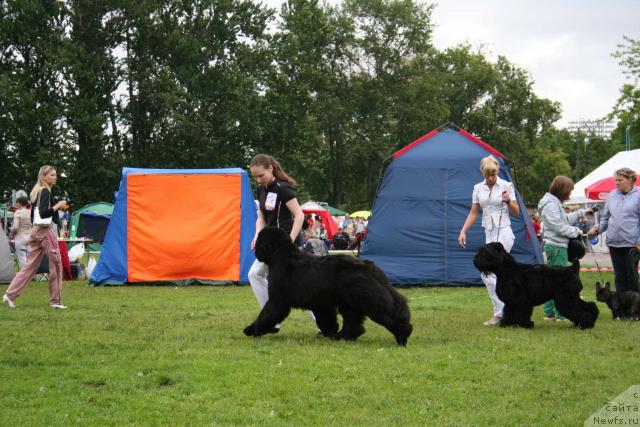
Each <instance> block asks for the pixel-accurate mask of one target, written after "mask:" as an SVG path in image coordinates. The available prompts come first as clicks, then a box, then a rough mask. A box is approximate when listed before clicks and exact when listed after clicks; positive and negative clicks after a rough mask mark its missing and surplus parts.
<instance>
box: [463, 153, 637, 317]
mask: <svg viewBox="0 0 640 427" xmlns="http://www.w3.org/2000/svg"><path fill="white" fill-rule="evenodd" d="M480 171H481V172H482V174H483V176H484V180H483V181H482V182H480V183H478V184H476V185H475V186H474V189H473V195H472V205H471V210H470V211H469V215H468V216H467V220H466V221H465V223H464V225H463V226H462V229H461V230H460V234H459V237H458V243H459V244H460V246H462V247H466V243H467V239H466V232H467V231H468V229H469V228H470V227H471V226H472V225H473V223H474V222H475V221H476V218H477V216H478V213H479V212H480V211H482V226H483V228H484V230H485V242H486V243H490V242H500V243H502V245H503V246H504V248H505V250H506V251H507V252H510V251H511V248H512V247H513V244H514V234H513V231H512V230H511V222H510V221H509V214H512V215H518V214H519V208H518V203H517V201H516V200H515V192H514V189H513V184H512V183H510V182H507V181H504V180H502V179H500V178H498V176H497V175H498V171H499V164H498V162H497V160H496V159H495V158H493V157H492V156H487V157H485V158H483V159H482V161H481V162H480ZM614 178H615V182H616V190H614V191H613V192H611V193H610V194H609V198H608V199H607V202H606V204H605V207H604V210H603V212H602V215H601V216H600V221H599V223H597V224H596V225H594V226H593V227H591V228H590V229H589V227H588V224H589V221H588V220H587V217H588V216H589V215H592V214H593V212H594V210H593V209H591V208H587V209H577V210H574V211H571V210H570V209H568V208H567V207H565V206H564V202H566V201H567V200H568V199H569V195H570V194H571V192H572V191H573V188H574V185H575V184H574V182H573V180H572V179H571V178H569V177H567V176H562V175H559V176H556V177H555V178H554V179H553V180H552V181H551V184H550V185H549V191H548V192H547V193H546V194H545V195H544V196H543V197H542V199H541V200H540V202H539V203H538V212H537V213H535V214H533V215H532V216H531V222H532V225H533V228H534V231H535V233H536V235H537V236H538V238H539V239H540V241H541V243H543V248H544V253H545V255H546V264H547V265H555V266H567V265H568V264H569V261H573V260H570V259H569V255H568V249H567V248H568V246H569V242H570V240H571V239H575V238H587V237H591V238H593V237H594V236H596V235H597V234H599V233H602V232H604V231H607V236H606V245H607V247H608V248H609V253H610V256H611V261H612V265H613V273H614V276H615V286H616V290H617V291H618V292H626V291H634V292H638V291H640V288H639V284H638V275H637V265H636V262H635V261H634V259H636V258H637V257H635V256H634V254H637V253H639V252H640V189H638V187H636V186H635V183H636V180H637V175H636V173H635V172H634V171H633V170H631V169H629V168H622V169H618V170H616V171H615V172H614ZM481 278H482V281H483V282H484V283H485V285H486V287H487V291H488V293H489V297H490V299H491V302H492V305H493V316H492V317H491V318H490V319H489V320H487V321H486V322H485V323H484V324H485V325H497V324H499V323H500V319H501V318H502V310H503V308H504V304H503V303H502V302H501V301H500V299H499V298H498V296H497V294H496V278H495V275H493V274H489V275H487V274H484V273H483V274H481ZM543 312H544V319H545V320H547V321H555V320H564V317H563V316H562V315H561V314H560V313H559V312H558V310H557V309H556V307H555V303H554V301H553V300H551V301H547V302H546V303H545V304H544V306H543Z"/></svg>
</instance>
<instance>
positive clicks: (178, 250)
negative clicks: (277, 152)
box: [127, 174, 241, 282]
mask: <svg viewBox="0 0 640 427" xmlns="http://www.w3.org/2000/svg"><path fill="white" fill-rule="evenodd" d="M240 193H241V180H240V176H239V175H237V174H235V175H225V174H214V175H211V174H175V175H174V174H161V175H158V174H153V175H146V174H131V175H129V177H128V180H127V204H128V210H127V251H128V261H127V262H128V269H129V276H128V281H129V282H154V281H168V280H186V279H202V280H238V279H239V276H240V219H241V218H240V199H241V197H240Z"/></svg>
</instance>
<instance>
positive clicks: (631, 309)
mask: <svg viewBox="0 0 640 427" xmlns="http://www.w3.org/2000/svg"><path fill="white" fill-rule="evenodd" d="M596 299H597V300H598V301H601V302H605V303H607V306H608V307H609V309H610V310H611V314H612V315H613V318H614V319H631V320H640V292H633V291H627V292H611V285H610V284H609V282H607V283H605V285H604V287H602V286H600V282H596Z"/></svg>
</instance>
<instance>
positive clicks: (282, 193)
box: [249, 154, 304, 333]
mask: <svg viewBox="0 0 640 427" xmlns="http://www.w3.org/2000/svg"><path fill="white" fill-rule="evenodd" d="M249 169H250V172H251V176H252V177H253V179H255V180H256V183H257V184H258V202H259V204H260V209H259V210H258V219H257V221H256V234H255V236H254V238H253V241H252V242H251V249H252V250H255V246H256V239H257V237H258V233H260V230H262V229H263V228H264V227H277V228H280V229H282V230H284V231H286V232H287V233H289V236H290V237H291V241H292V242H294V243H295V244H296V246H302V242H301V237H302V236H301V235H300V230H301V229H302V223H303V222H304V213H303V212H302V209H300V204H299V203H298V199H297V198H296V192H295V190H294V188H296V187H297V183H296V181H295V180H294V179H293V178H291V177H290V176H289V175H287V174H286V172H285V171H284V169H282V166H281V165H280V163H279V162H278V161H277V160H276V159H275V158H273V157H272V156H269V155H267V154H258V155H257V156H255V157H254V158H253V159H251V164H250V165H249ZM268 275H269V266H268V265H267V264H265V263H263V262H260V261H258V260H256V261H255V262H254V263H253V265H252V266H251V268H250V269H249V283H250V284H251V289H252V290H253V293H254V295H255V296H256V299H257V300H258V303H259V304H260V307H264V305H265V304H266V303H267V301H268V299H269V290H268V286H269V281H268ZM279 330H280V325H276V327H275V328H274V329H272V330H271V331H269V332H272V333H275V332H278V331H279Z"/></svg>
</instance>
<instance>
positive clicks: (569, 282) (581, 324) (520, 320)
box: [473, 243, 599, 329]
mask: <svg viewBox="0 0 640 427" xmlns="http://www.w3.org/2000/svg"><path fill="white" fill-rule="evenodd" d="M473 264H474V265H475V266H476V268H477V269H478V270H480V271H481V272H483V273H494V274H495V275H496V276H497V278H498V281H497V284H496V293H497V295H498V298H500V300H501V301H502V302H504V310H503V316H502V319H501V320H500V326H521V327H523V328H533V322H532V321H531V314H532V313H533V307H535V306H536V305H540V304H544V303H545V302H546V301H549V300H551V299H552V300H554V301H555V303H556V308H557V309H558V311H559V312H560V313H561V314H562V315H563V316H565V317H566V318H567V319H569V320H571V321H572V322H573V325H574V326H576V327H578V328H581V329H586V328H592V327H593V326H594V325H595V323H596V319H597V318H598V314H599V312H598V307H597V306H596V304H595V303H594V302H586V301H583V300H582V299H580V291H581V290H582V282H580V276H579V274H578V273H579V264H578V262H577V260H576V261H574V263H573V265H572V266H571V267H554V266H549V265H541V264H537V265H531V264H520V263H518V262H516V260H515V258H514V257H513V256H511V255H510V254H509V253H508V252H507V251H505V250H504V247H503V246H502V243H489V244H486V245H484V246H482V247H481V248H480V249H479V250H478V253H477V254H476V256H475V257H474V259H473Z"/></svg>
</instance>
